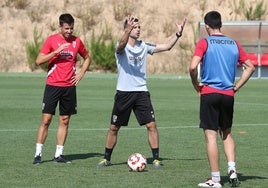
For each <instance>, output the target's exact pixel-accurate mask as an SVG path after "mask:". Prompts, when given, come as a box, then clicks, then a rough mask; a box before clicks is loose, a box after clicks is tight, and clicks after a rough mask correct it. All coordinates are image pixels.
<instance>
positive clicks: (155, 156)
mask: <svg viewBox="0 0 268 188" xmlns="http://www.w3.org/2000/svg"><path fill="white" fill-rule="evenodd" d="M152 153H153V160H155V159H157V160H158V159H159V148H152Z"/></svg>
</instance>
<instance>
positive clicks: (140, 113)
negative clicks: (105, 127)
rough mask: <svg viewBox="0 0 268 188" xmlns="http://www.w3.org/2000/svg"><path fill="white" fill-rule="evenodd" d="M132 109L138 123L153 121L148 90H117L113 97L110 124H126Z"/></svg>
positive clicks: (143, 123)
mask: <svg viewBox="0 0 268 188" xmlns="http://www.w3.org/2000/svg"><path fill="white" fill-rule="evenodd" d="M132 110H133V112H134V113H135V116H136V118H137V121H138V123H139V124H140V125H145V124H147V123H150V122H153V121H155V116H154V110H153V106H152V103H151V99H150V93H149V92H148V91H141V92H125V91H117V92H116V94H115V97H114V107H113V111H112V116H111V124H113V125H116V126H127V125H128V122H129V117H130V114H131V111H132Z"/></svg>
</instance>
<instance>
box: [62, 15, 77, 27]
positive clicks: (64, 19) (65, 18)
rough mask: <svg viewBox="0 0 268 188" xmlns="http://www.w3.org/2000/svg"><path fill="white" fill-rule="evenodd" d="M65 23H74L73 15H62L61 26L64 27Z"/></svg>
mask: <svg viewBox="0 0 268 188" xmlns="http://www.w3.org/2000/svg"><path fill="white" fill-rule="evenodd" d="M64 23H67V24H69V25H71V24H73V23H74V18H73V17H72V15H71V14H68V13H66V14H62V15H60V17H59V24H60V26H62V25H63V24H64Z"/></svg>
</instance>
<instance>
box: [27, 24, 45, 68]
mask: <svg viewBox="0 0 268 188" xmlns="http://www.w3.org/2000/svg"><path fill="white" fill-rule="evenodd" d="M41 34H42V32H39V31H38V30H37V29H36V28H34V32H33V39H34V40H33V42H26V45H25V47H26V53H27V60H28V64H29V67H30V69H31V70H32V71H33V70H36V69H37V68H38V67H37V65H36V64H35V61H36V58H37V56H38V54H39V52H40V49H41V46H42V44H43V42H44V40H43V39H41ZM41 68H42V69H43V70H45V71H47V69H48V65H47V63H45V64H42V65H41Z"/></svg>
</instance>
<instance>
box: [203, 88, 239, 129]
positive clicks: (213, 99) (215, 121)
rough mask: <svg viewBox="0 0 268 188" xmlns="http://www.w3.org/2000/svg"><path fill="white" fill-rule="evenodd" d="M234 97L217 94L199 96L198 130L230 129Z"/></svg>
mask: <svg viewBox="0 0 268 188" xmlns="http://www.w3.org/2000/svg"><path fill="white" fill-rule="evenodd" d="M233 111H234V97H232V96H228V95H222V94H218V93H211V94H204V95H201V99H200V128H203V129H210V130H218V129H221V130H223V131H224V130H226V129H228V128H231V127H232V123H233Z"/></svg>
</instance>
